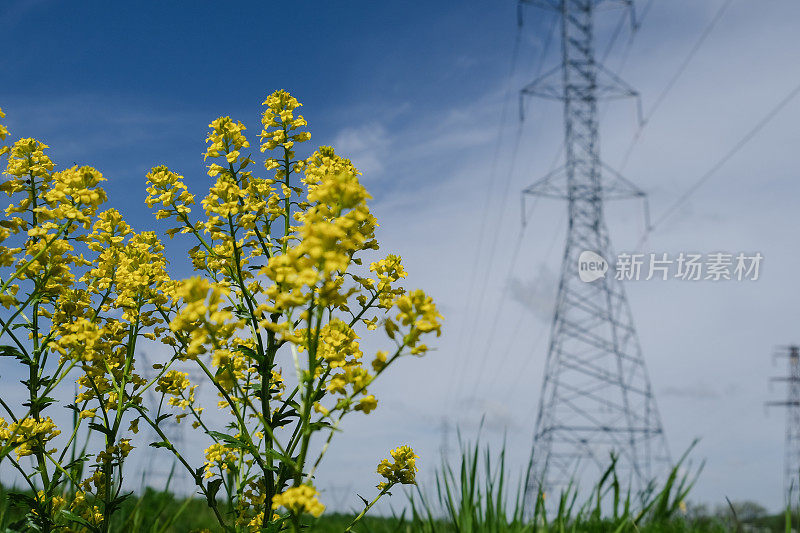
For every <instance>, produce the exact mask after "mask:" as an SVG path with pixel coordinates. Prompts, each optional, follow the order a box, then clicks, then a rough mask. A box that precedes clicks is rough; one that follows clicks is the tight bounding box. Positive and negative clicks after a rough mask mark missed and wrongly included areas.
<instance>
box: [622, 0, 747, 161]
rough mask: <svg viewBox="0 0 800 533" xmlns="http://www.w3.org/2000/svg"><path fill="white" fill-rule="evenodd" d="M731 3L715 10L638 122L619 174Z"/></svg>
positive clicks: (726, 2)
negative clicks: (651, 120)
mask: <svg viewBox="0 0 800 533" xmlns="http://www.w3.org/2000/svg"><path fill="white" fill-rule="evenodd" d="M731 2H733V0H725V3H724V4H722V5H721V6H720V8H719V9H718V10H717V13H716V14H715V15H714V18H712V19H711V22H709V23H708V25H707V26H706V27H705V29H704V30H703V32H702V33H701V34H700V37H699V38H698V39H697V41H696V42H695V43H694V46H692V48H691V50H689V54H688V55H687V56H686V57H685V58H684V59H683V61H682V62H681V64H680V65H679V66H678V70H677V71H675V74H673V75H672V77H671V78H670V80H669V81H668V82H667V85H666V86H665V87H664V89H663V90H662V91H661V93H660V94H659V95H658V97H657V98H656V100H655V102H654V103H653V106H652V107H651V108H650V111H648V113H647V114H646V115H645V116H644V118H642V121H641V122H640V124H639V127H638V129H637V130H636V133H634V134H633V139H631V143H630V145H628V148H627V150H626V151H625V155H624V156H623V158H622V162H621V163H620V165H619V170H620V172H622V170H623V169H624V168H625V166H626V165H627V164H628V159H629V158H630V156H631V153H632V152H633V148H634V147H635V146H636V143H638V142H639V139H640V138H641V136H642V132H643V131H644V128H645V127H646V126H647V124H648V122H649V121H650V119H651V118H652V117H653V114H654V113H655V112H656V111H657V110H658V108H659V107H661V104H662V103H664V100H665V99H666V98H667V95H668V94H669V93H670V91H672V89H673V87H675V84H676V83H677V82H678V79H679V78H680V77H681V76H682V75H683V73H684V72H685V71H686V68H687V67H688V66H689V63H691V61H692V59H693V58H694V56H695V55H696V54H697V52H698V51H699V50H700V48H701V47H702V46H703V43H705V41H706V39H707V38H708V36H709V35H711V32H712V31H713V30H714V27H715V26H716V25H717V23H718V22H719V20H720V19H721V18H722V15H723V14H724V13H725V10H726V9H728V6H730V5H731ZM650 7H652V2H651V3H650V4H648V6H647V11H648V12H649V11H650ZM645 14H646V13H645Z"/></svg>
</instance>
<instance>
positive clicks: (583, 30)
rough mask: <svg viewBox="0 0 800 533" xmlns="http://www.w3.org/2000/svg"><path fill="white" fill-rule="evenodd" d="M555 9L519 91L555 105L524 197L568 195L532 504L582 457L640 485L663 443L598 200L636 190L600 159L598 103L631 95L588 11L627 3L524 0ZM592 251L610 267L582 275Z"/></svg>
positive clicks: (665, 457) (575, 470) (574, 471)
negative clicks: (555, 144)
mask: <svg viewBox="0 0 800 533" xmlns="http://www.w3.org/2000/svg"><path fill="white" fill-rule="evenodd" d="M522 3H525V4H530V5H534V6H536V7H540V8H544V9H550V10H553V11H556V12H557V13H558V14H559V16H560V23H561V54H562V61H561V65H560V66H557V67H556V68H554V69H553V70H551V71H549V72H547V73H545V74H544V75H542V76H541V77H540V78H538V79H537V80H535V81H534V82H532V83H531V84H529V85H528V86H527V87H525V88H524V89H523V91H522V94H523V95H524V96H538V97H542V98H548V99H555V100H559V101H562V102H563V106H564V129H565V131H564V148H565V154H566V158H565V164H564V166H563V167H561V168H559V169H557V170H555V171H553V172H551V173H549V174H548V175H546V176H545V177H544V178H542V179H541V180H539V181H538V182H536V183H534V184H533V185H531V186H530V187H528V188H527V189H525V190H524V191H523V194H526V195H534V196H541V197H546V198H556V199H563V200H566V201H567V203H568V213H569V226H568V233H567V242H566V247H565V248H564V255H563V263H562V268H561V280H560V284H559V288H558V296H557V299H556V306H555V313H554V316H553V322H552V326H551V332H550V345H549V349H548V354H547V360H546V363H545V373H544V383H543V386H542V391H541V398H540V401H539V410H538V415H537V417H536V429H535V434H534V451H533V469H532V472H531V473H530V474H529V478H528V483H527V486H526V498H527V499H528V502H529V503H530V501H531V498H532V497H534V496H535V495H536V493H537V491H538V490H539V489H542V490H545V491H548V492H556V494H557V493H558V492H559V490H561V489H563V488H565V487H566V485H567V483H568V482H570V481H571V480H573V479H574V480H576V481H577V480H578V479H577V476H579V475H580V473H581V472H583V467H584V466H585V465H586V464H587V463H592V464H595V465H596V466H598V467H599V468H601V469H605V468H606V467H608V465H609V464H610V453H611V452H613V453H614V454H615V455H617V456H618V463H617V473H618V475H619V478H620V481H621V482H622V483H624V484H627V483H628V482H630V483H631V488H632V489H633V490H634V491H636V490H641V489H644V488H645V487H646V486H647V484H648V483H649V482H650V480H651V476H653V475H654V474H656V473H657V472H658V471H659V470H658V469H659V468H660V467H661V466H666V464H667V463H668V462H669V452H668V449H667V443H666V439H665V436H664V431H663V429H662V426H661V420H660V417H659V413H658V409H657V408H656V402H655V398H654V397H653V392H652V389H651V386H650V381H649V378H648V375H647V370H646V368H645V363H644V359H643V358H642V354H641V349H640V346H639V341H638V338H637V335H636V330H635V328H634V325H633V317H632V314H631V310H630V307H629V305H628V301H627V298H626V296H625V291H624V289H623V286H622V284H621V283H620V282H619V281H617V280H615V277H614V265H613V261H612V258H613V257H614V256H613V253H612V248H611V244H610V242H609V236H608V230H607V228H606V223H605V218H604V214H603V210H604V201H605V200H609V199H618V198H636V197H643V196H644V193H643V192H642V191H640V190H639V189H638V188H636V187H635V186H634V185H632V184H631V183H630V182H629V181H627V180H626V179H624V178H623V177H622V176H620V175H619V174H618V173H616V172H614V171H613V170H611V169H610V168H608V167H607V166H606V165H604V164H603V163H602V162H601V160H600V155H599V152H600V150H599V135H598V118H597V115H598V112H597V106H598V101H599V100H601V99H609V98H624V97H630V96H637V93H636V92H635V91H634V90H633V89H631V88H630V87H629V86H628V85H626V84H625V83H624V82H622V81H621V80H620V79H619V78H618V77H617V76H615V75H614V74H612V73H611V72H609V71H608V70H606V69H605V68H604V67H603V66H602V65H600V64H598V63H597V62H596V60H595V56H594V46H593V18H594V14H595V10H596V8H597V7H598V6H600V5H601V4H603V5H610V4H617V5H620V6H622V7H625V8H627V9H630V10H631V11H630V17H631V20H632V21H633V20H634V14H633V6H632V4H631V1H630V0H627V1H625V0H618V1H612V0H522ZM583 251H591V252H595V253H597V254H598V255H600V256H602V257H603V258H605V259H606V260H607V261H608V262H609V263H610V264H611V267H610V270H609V272H608V273H607V274H606V275H605V277H602V278H600V279H598V280H596V281H593V282H590V283H587V282H583V281H581V280H580V278H579V276H578V257H579V256H580V254H581V252H583Z"/></svg>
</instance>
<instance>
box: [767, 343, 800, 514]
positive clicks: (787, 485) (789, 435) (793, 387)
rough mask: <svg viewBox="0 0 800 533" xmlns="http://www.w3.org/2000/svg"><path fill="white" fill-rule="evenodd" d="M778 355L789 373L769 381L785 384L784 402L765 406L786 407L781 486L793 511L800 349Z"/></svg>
mask: <svg viewBox="0 0 800 533" xmlns="http://www.w3.org/2000/svg"><path fill="white" fill-rule="evenodd" d="M778 355H779V356H784V357H787V358H788V360H789V369H788V370H789V373H788V375H787V376H782V377H776V378H771V381H785V382H786V400H785V401H782V402H767V405H774V406H781V407H786V442H785V449H784V459H783V461H784V462H783V469H784V470H783V483H784V485H783V486H784V495H785V497H786V502H785V504H786V505H788V506H790V507H791V508H793V509H794V508H796V507H797V506H798V504H800V500H798V498H799V497H800V486H799V485H800V347H798V346H789V347H788V350H787V351H786V352H785V353H782V354H778Z"/></svg>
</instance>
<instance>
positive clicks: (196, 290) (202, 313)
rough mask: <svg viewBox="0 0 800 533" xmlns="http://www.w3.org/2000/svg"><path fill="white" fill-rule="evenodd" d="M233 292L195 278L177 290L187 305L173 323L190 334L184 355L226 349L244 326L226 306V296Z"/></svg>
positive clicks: (192, 355)
mask: <svg viewBox="0 0 800 533" xmlns="http://www.w3.org/2000/svg"><path fill="white" fill-rule="evenodd" d="M228 294H229V291H228V289H227V288H225V287H224V286H222V285H220V284H211V283H209V281H208V280H207V279H204V278H200V277H194V278H189V279H187V280H185V281H184V282H183V283H181V284H180V286H179V287H178V288H177V290H176V292H175V298H174V299H175V300H176V301H177V300H178V299H181V300H183V304H184V305H183V307H181V309H180V312H178V314H176V315H175V318H173V319H172V321H171V322H170V324H169V327H170V329H171V330H172V331H173V332H175V333H182V334H184V335H186V336H187V337H188V343H187V346H186V351H185V355H184V358H189V359H193V358H196V357H197V356H198V355H201V354H204V353H206V352H207V351H208V347H213V348H214V349H221V348H224V347H225V345H226V343H227V340H228V339H230V338H231V337H232V336H233V333H234V332H235V331H236V330H237V329H239V327H240V326H241V323H240V322H237V321H234V320H233V314H232V313H231V312H230V310H228V309H227V308H226V307H223V303H224V302H223V298H224V297H226V296H227V295H228Z"/></svg>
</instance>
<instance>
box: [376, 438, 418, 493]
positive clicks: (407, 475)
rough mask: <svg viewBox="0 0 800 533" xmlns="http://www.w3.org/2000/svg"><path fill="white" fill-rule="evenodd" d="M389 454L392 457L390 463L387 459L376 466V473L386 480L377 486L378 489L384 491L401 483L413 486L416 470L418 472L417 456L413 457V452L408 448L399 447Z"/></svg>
mask: <svg viewBox="0 0 800 533" xmlns="http://www.w3.org/2000/svg"><path fill="white" fill-rule="evenodd" d="M390 453H391V455H392V461H391V462H389V460H388V459H384V460H382V461H381V462H380V463H379V464H378V473H379V474H380V475H381V476H383V477H384V478H385V479H386V481H382V482H381V483H379V484H378V488H379V489H381V490H385V489H388V488H389V487H391V486H392V485H395V484H397V483H402V484H403V485H413V484H415V483H416V482H417V481H416V476H417V470H419V468H417V464H416V461H417V459H419V456H418V455H415V454H414V450H412V449H411V448H410V447H409V446H400V447H398V448H395V449H394V450H392V451H391V452H390Z"/></svg>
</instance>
